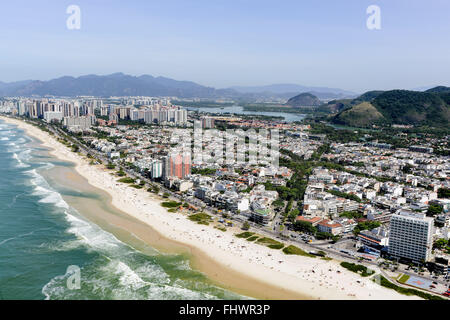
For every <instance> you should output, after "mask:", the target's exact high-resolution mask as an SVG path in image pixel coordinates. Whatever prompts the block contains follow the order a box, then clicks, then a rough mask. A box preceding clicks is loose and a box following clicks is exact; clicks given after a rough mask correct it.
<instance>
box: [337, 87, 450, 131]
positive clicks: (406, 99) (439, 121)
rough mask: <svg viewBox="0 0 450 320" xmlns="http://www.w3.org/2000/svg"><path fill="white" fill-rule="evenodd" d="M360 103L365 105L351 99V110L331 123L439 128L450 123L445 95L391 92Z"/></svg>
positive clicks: (449, 100) (449, 98) (448, 98)
mask: <svg viewBox="0 0 450 320" xmlns="http://www.w3.org/2000/svg"><path fill="white" fill-rule="evenodd" d="M360 98H361V97H360ZM362 100H366V102H363V103H360V102H361V100H358V98H357V99H354V100H353V101H352V102H351V103H350V104H349V105H350V108H349V109H345V110H343V111H341V112H340V113H339V114H338V115H337V116H335V117H334V118H333V120H332V121H333V122H334V123H339V124H345V125H350V126H360V127H361V126H365V127H367V126H371V125H373V124H376V125H384V126H385V125H390V124H407V125H410V124H412V125H430V126H433V127H442V128H445V127H448V124H449V121H450V111H449V109H450V94H449V93H448V92H437V91H436V92H435V91H432V90H428V91H426V92H418V91H407V90H391V91H386V92H382V93H377V94H374V95H370V96H369V95H367V97H365V99H362ZM357 103H359V104H357Z"/></svg>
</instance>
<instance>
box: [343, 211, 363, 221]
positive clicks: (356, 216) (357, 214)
mask: <svg viewBox="0 0 450 320" xmlns="http://www.w3.org/2000/svg"><path fill="white" fill-rule="evenodd" d="M339 216H340V217H346V218H349V219H360V218H362V217H363V216H364V215H363V214H362V213H360V212H358V211H345V212H342V213H341V214H340V215H339Z"/></svg>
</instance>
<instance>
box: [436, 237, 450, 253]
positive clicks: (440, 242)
mask: <svg viewBox="0 0 450 320" xmlns="http://www.w3.org/2000/svg"><path fill="white" fill-rule="evenodd" d="M447 245H448V240H446V239H439V240H436V241H435V242H434V243H433V249H440V250H442V249H444V248H445V247H447Z"/></svg>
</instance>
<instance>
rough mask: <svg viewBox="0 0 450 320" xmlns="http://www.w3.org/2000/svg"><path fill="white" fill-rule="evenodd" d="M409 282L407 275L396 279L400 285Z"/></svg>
mask: <svg viewBox="0 0 450 320" xmlns="http://www.w3.org/2000/svg"><path fill="white" fill-rule="evenodd" d="M408 280H409V276H408V275H407V274H403V275H402V276H401V277H400V279H398V282H400V283H406V281H408Z"/></svg>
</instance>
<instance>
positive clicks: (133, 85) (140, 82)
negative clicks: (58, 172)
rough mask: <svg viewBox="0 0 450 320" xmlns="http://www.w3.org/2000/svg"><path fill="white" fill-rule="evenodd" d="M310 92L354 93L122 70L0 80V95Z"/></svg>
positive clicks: (265, 95)
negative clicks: (203, 81) (211, 83)
mask: <svg viewBox="0 0 450 320" xmlns="http://www.w3.org/2000/svg"><path fill="white" fill-rule="evenodd" d="M308 91H314V92H317V94H316V95H317V96H318V97H319V98H322V99H339V98H342V97H346V96H354V95H355V94H354V93H351V92H349V91H345V90H341V89H335V88H324V87H306V86H300V85H296V84H274V85H269V86H263V87H230V88H226V89H216V88H213V87H207V86H202V85H200V84H197V83H195V82H192V81H178V80H174V79H170V78H165V77H153V76H151V75H142V76H131V75H126V74H123V73H114V74H110V75H104V76H102V75H93V74H92V75H85V76H80V77H71V76H64V77H60V78H56V79H52V80H48V81H40V80H26V81H18V82H11V83H5V82H0V96H47V95H50V96H60V97H63V96H64V97H75V96H98V97H110V96H174V97H179V98H204V99H217V98H229V99H242V100H250V101H251V100H257V99H269V98H278V99H286V100H287V99H289V98H290V97H292V96H295V95H298V94H299V93H303V92H308Z"/></svg>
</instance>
